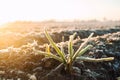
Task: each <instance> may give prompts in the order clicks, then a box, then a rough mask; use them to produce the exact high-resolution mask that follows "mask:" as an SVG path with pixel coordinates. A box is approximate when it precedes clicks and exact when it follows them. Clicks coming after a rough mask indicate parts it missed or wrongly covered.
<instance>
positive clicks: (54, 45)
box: [45, 30, 66, 63]
mask: <svg viewBox="0 0 120 80" xmlns="http://www.w3.org/2000/svg"><path fill="white" fill-rule="evenodd" d="M45 35H46V37H47V39H48V40H49V42H50V43H51V45H52V46H53V47H54V49H55V50H56V52H57V53H58V55H59V56H60V57H61V58H62V59H63V62H64V63H66V60H65V56H64V53H62V52H61V51H60V49H59V48H58V47H57V45H56V44H55V43H54V41H53V40H52V38H51V37H50V35H49V34H48V33H47V31H46V30H45Z"/></svg>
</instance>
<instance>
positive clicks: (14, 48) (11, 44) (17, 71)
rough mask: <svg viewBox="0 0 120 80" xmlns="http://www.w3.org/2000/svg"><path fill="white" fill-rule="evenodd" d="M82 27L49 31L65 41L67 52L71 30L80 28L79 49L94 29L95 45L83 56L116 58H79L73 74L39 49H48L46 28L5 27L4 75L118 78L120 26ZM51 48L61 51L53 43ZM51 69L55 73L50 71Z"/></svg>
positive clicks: (38, 79) (35, 79)
mask: <svg viewBox="0 0 120 80" xmlns="http://www.w3.org/2000/svg"><path fill="white" fill-rule="evenodd" d="M78 28H79V27H78ZM78 28H77V29H73V30H63V31H62V30H61V31H53V32H51V30H49V33H50V35H51V36H52V38H53V39H54V41H55V42H56V43H57V44H58V45H63V47H64V50H65V52H66V54H67V42H68V39H69V36H70V35H71V34H73V33H74V32H77V36H76V38H75V40H74V49H75V50H77V49H78V47H79V46H80V44H81V43H82V42H83V41H85V40H86V38H87V37H88V36H89V34H90V33H92V32H94V33H95V34H94V37H93V38H92V39H91V40H92V41H91V42H90V43H89V44H92V45H93V48H92V49H90V50H88V51H87V52H86V53H85V54H84V55H83V56H86V57H91V58H104V57H114V60H113V61H109V62H83V61H76V62H75V63H74V64H73V68H74V72H73V73H72V74H69V73H67V72H65V70H64V66H62V67H61V68H60V69H58V70H57V71H54V70H55V68H56V67H58V66H59V65H60V64H61V63H60V62H58V61H57V60H54V59H52V58H46V57H45V56H42V55H40V54H38V53H36V50H42V51H45V44H46V43H48V40H47V39H46V37H45V35H44V33H43V32H39V31H38V32H36V31H30V32H26V33H22V32H15V31H3V32H1V33H0V79H1V80H117V78H118V77H120V27H119V26H118V27H117V28H115V27H114V28H109V29H106V28H103V27H102V29H101V28H99V29H94V30H92V29H90V30H84V29H83V30H80V29H78ZM3 33H4V34H3ZM51 52H52V53H54V54H57V53H56V52H55V50H54V49H53V48H52V47H51ZM51 71H54V73H52V74H49V73H50V72H51Z"/></svg>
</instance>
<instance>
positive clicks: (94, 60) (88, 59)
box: [76, 56, 114, 62]
mask: <svg viewBox="0 0 120 80" xmlns="http://www.w3.org/2000/svg"><path fill="white" fill-rule="evenodd" d="M76 60H82V61H86V62H103V61H112V60H114V57H107V58H98V59H95V58H89V57H82V56H81V57H77V59H76Z"/></svg>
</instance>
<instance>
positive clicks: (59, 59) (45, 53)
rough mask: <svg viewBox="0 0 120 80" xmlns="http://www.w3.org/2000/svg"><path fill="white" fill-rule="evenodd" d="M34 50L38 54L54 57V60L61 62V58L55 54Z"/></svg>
mask: <svg viewBox="0 0 120 80" xmlns="http://www.w3.org/2000/svg"><path fill="white" fill-rule="evenodd" d="M35 52H37V53H39V54H40V55H45V56H49V57H51V58H54V59H56V60H58V61H60V62H63V60H62V59H61V58H60V57H58V56H56V55H53V54H52V53H47V52H43V51H38V50H36V51H35Z"/></svg>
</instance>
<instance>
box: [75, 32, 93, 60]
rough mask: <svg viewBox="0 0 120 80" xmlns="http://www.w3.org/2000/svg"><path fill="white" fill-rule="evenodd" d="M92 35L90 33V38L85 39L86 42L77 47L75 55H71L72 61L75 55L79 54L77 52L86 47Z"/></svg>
mask: <svg viewBox="0 0 120 80" xmlns="http://www.w3.org/2000/svg"><path fill="white" fill-rule="evenodd" d="M93 34H94V33H91V34H90V36H89V37H88V38H87V40H86V41H85V42H84V43H82V44H81V46H80V47H79V49H78V50H77V51H76V52H75V54H74V55H73V59H75V58H76V57H77V55H78V54H79V52H80V51H81V50H82V48H84V47H85V46H86V44H87V43H88V42H89V40H90V39H91V37H92V36H93Z"/></svg>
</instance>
